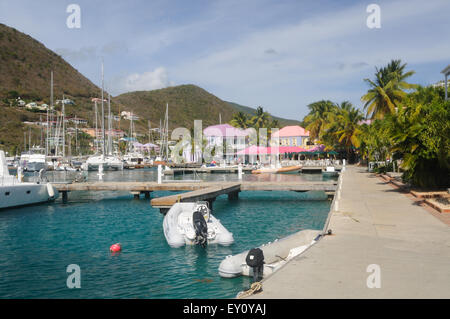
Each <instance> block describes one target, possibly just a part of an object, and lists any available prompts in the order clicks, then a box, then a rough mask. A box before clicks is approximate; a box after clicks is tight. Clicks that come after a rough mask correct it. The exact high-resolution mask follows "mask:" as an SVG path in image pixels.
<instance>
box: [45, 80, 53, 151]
mask: <svg viewBox="0 0 450 319" xmlns="http://www.w3.org/2000/svg"><path fill="white" fill-rule="evenodd" d="M50 108H52V109H53V71H51V72H50ZM48 112H49V107H48V106H47V131H46V135H47V137H46V139H45V156H48V147H49V145H48V138H49V131H50V123H49V121H48Z"/></svg>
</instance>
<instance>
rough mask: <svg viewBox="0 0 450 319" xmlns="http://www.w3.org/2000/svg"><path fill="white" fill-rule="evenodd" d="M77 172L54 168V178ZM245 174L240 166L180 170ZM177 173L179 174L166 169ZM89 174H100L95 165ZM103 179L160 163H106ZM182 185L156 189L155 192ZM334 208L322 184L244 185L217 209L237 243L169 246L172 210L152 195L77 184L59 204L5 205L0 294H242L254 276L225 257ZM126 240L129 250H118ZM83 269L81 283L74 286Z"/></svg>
mask: <svg viewBox="0 0 450 319" xmlns="http://www.w3.org/2000/svg"><path fill="white" fill-rule="evenodd" d="M74 176H75V175H74V174H73V173H71V174H69V173H68V174H67V175H66V174H65V173H64V172H54V173H53V172H49V173H48V178H49V179H50V180H52V179H55V180H64V179H66V180H70V179H73V177H74ZM199 177H200V178H202V179H207V180H227V181H229V180H237V176H236V175H234V174H204V175H200V176H195V177H194V175H192V174H190V175H185V176H176V177H175V179H181V178H184V179H194V178H199ZM167 178H168V179H172V178H173V177H167ZM244 178H245V179H247V180H254V179H261V178H262V179H265V180H268V179H269V180H274V181H281V180H292V179H295V180H299V181H313V180H322V179H323V177H322V175H321V174H309V175H307V174H299V175H295V176H294V175H272V174H268V175H266V176H254V175H253V176H252V175H244ZM88 179H89V180H97V179H98V176H97V175H96V172H90V173H89V175H88ZM104 180H117V181H119V180H122V181H142V180H156V172H155V171H154V170H130V171H127V170H125V171H123V172H106V175H105V176H104ZM168 194H174V193H173V192H154V193H152V197H156V196H165V195H168ZM329 209H330V201H328V200H327V199H326V196H324V194H323V193H320V192H315V193H296V192H241V193H240V194H239V200H237V201H228V199H227V197H226V196H221V197H219V198H217V200H216V201H215V203H214V211H213V214H214V215H215V216H216V217H217V218H219V219H220V220H221V222H222V224H223V225H224V226H225V227H226V228H227V229H229V230H230V231H231V232H233V235H234V238H235V243H234V244H233V245H232V246H230V247H221V246H213V245H210V246H208V247H207V248H206V249H202V248H199V247H183V248H178V249H174V248H170V247H169V245H168V244H167V242H166V240H165V237H164V234H163V229H162V221H163V216H162V215H161V214H160V213H159V210H157V209H153V208H152V207H151V206H150V205H149V202H148V200H145V199H143V198H142V199H140V200H136V199H133V196H132V195H131V194H129V193H124V192H72V193H70V194H69V201H68V203H67V204H62V203H61V199H58V200H57V201H56V202H55V203H51V204H44V205H38V206H32V207H23V208H17V209H11V210H4V211H0V247H1V249H2V252H1V254H0V298H233V297H235V296H236V294H237V293H238V292H239V291H241V290H244V289H247V288H248V287H249V285H250V278H248V277H240V278H235V279H222V278H221V277H220V276H219V274H218V271H217V269H218V266H219V264H220V262H221V261H222V260H223V258H225V257H226V256H227V255H230V254H236V253H240V252H242V251H244V250H247V249H250V248H252V247H255V246H259V245H261V244H263V243H267V242H269V241H273V240H274V239H276V238H281V237H284V236H286V235H289V234H292V233H294V232H297V231H299V230H302V229H308V228H310V229H321V228H322V227H323V224H324V222H325V219H326V217H327V214H328V211H329ZM116 242H120V243H121V244H122V252H121V253H119V254H115V255H113V254H111V253H110V252H109V247H110V245H111V244H113V243H116ZM70 264H77V265H79V266H80V269H81V288H80V289H69V288H67V286H66V280H67V277H68V276H69V275H70V273H67V272H66V268H67V266H68V265H70Z"/></svg>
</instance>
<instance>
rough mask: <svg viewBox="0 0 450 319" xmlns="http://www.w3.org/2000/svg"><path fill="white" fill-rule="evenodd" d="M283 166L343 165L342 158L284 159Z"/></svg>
mask: <svg viewBox="0 0 450 319" xmlns="http://www.w3.org/2000/svg"><path fill="white" fill-rule="evenodd" d="M281 165H282V166H294V165H302V166H306V167H307V166H339V165H342V163H341V161H340V160H330V159H323V160H284V161H281Z"/></svg>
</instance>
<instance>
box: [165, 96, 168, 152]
mask: <svg viewBox="0 0 450 319" xmlns="http://www.w3.org/2000/svg"><path fill="white" fill-rule="evenodd" d="M165 126H166V159H167V160H169V103H167V104H166V125H165Z"/></svg>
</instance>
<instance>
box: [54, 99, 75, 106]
mask: <svg viewBox="0 0 450 319" xmlns="http://www.w3.org/2000/svg"><path fill="white" fill-rule="evenodd" d="M59 103H64V104H71V105H75V102H74V101H73V100H71V99H64V100H56V105H58V104H59Z"/></svg>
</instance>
